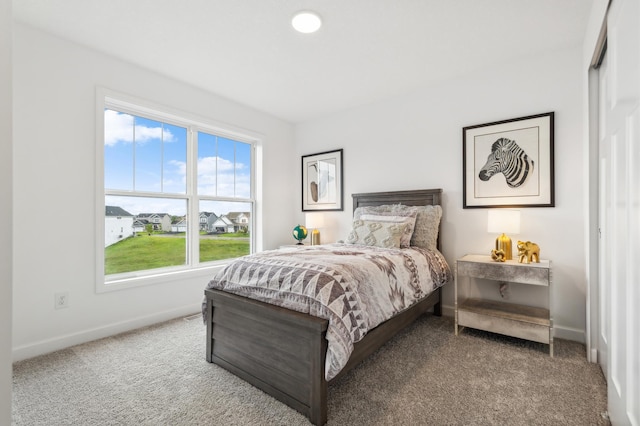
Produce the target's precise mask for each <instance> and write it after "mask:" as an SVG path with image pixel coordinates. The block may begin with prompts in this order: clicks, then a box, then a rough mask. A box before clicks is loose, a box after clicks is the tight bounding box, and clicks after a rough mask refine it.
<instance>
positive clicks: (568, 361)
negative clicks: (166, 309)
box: [13, 315, 608, 426]
mask: <svg viewBox="0 0 640 426" xmlns="http://www.w3.org/2000/svg"><path fill="white" fill-rule="evenodd" d="M606 393H607V392H606V382H605V380H604V377H603V375H602V372H601V371H600V368H599V367H598V366H597V365H596V364H591V363H588V362H587V361H586V355H585V348H584V345H581V344H579V343H576V342H570V341H565V340H560V339H556V345H555V357H554V358H550V357H549V354H548V346H546V345H542V344H537V343H531V342H526V341H523V340H519V339H513V338H508V337H504V336H499V335H495V334H491V333H485V332H481V331H475V330H471V329H465V330H464V331H463V332H462V333H461V335H460V336H457V337H456V336H455V335H454V333H453V320H452V319H451V318H446V317H442V318H440V317H434V316H431V315H426V316H424V317H422V318H420V319H419V320H418V321H416V323H414V324H413V325H411V326H409V327H408V328H407V329H406V330H405V331H403V332H402V333H400V334H399V335H398V336H396V337H395V338H394V339H393V340H391V341H390V342H388V343H387V344H386V345H385V346H383V347H382V348H381V349H380V350H378V351H377V352H376V353H374V354H373V355H372V356H371V357H369V358H368V359H367V360H365V361H364V362H363V363H362V364H360V365H359V366H358V367H356V368H355V369H354V370H353V371H351V372H350V373H348V374H346V375H345V376H344V377H342V378H341V379H340V380H339V381H338V382H337V383H334V384H332V386H330V388H329V407H328V408H329V409H328V423H327V424H328V425H581V426H582V425H606V424H608V422H607V421H606V419H605V416H603V413H604V412H606ZM13 424H14V425H20V426H22V425H25V426H26V425H29V426H35V425H47V426H49V425H308V424H310V423H309V422H308V421H307V419H306V418H305V417H304V416H303V415H301V414H299V413H297V412H296V411H294V410H292V409H291V408H289V407H287V406H286V405H284V404H282V403H280V402H278V401H276V400H274V399H273V398H271V397H270V396H268V395H266V394H265V393H263V392H262V391H260V390H258V389H256V388H254V387H253V386H251V385H249V384H247V383H246V382H244V381H243V380H241V379H239V378H237V377H235V376H234V375H232V374H231V373H228V372H227V371H225V370H223V369H222V368H220V367H218V366H216V365H213V364H209V363H207V362H206V360H205V327H204V325H203V324H202V321H201V319H200V318H198V317H195V318H191V319H184V318H183V319H178V320H173V321H169V322H166V323H163V324H158V325H155V326H151V327H147V328H144V329H140V330H136V331H134V332H130V333H125V334H121V335H118V336H114V337H110V338H106V339H102V340H99V341H95V342H91V343H86V344H83V345H79V346H76V347H73V348H69V349H65V350H62V351H59V352H55V353H52V354H48V355H43V356H40V357H37V358H33V359H30V360H25V361H21V362H18V363H16V364H14V381H13Z"/></svg>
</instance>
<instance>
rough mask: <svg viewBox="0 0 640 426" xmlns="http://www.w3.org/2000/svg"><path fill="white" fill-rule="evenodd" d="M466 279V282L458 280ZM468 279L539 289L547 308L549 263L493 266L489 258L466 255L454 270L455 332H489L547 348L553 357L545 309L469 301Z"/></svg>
mask: <svg viewBox="0 0 640 426" xmlns="http://www.w3.org/2000/svg"><path fill="white" fill-rule="evenodd" d="M463 277H466V279H462V278H463ZM472 278H478V279H485V280H492V281H497V282H500V283H510V284H523V285H531V286H539V287H540V289H542V290H543V291H546V292H547V295H548V300H549V305H548V306H551V298H550V293H551V292H550V288H551V262H550V261H549V260H541V261H540V263H529V264H526V263H518V261H516V260H507V261H506V262H495V261H493V260H492V259H491V257H490V256H484V255H466V256H464V257H462V258H460V259H458V260H456V266H455V268H454V280H455V288H454V292H455V294H454V297H455V332H456V336H457V335H458V333H459V332H460V331H461V330H462V329H463V328H464V327H470V328H475V329H478V330H484V331H490V332H493V333H499V334H504V335H507V336H512V337H518V338H521V339H526V340H531V341H534V342H539V343H545V344H547V345H549V355H550V356H553V319H552V317H551V314H550V311H549V309H548V308H541V307H534V306H528V305H524V304H515V303H508V302H504V301H499V300H486V299H483V298H474V297H470V296H469V294H470V292H469V282H470V280H471V279H472Z"/></svg>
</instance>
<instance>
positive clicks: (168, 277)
mask: <svg viewBox="0 0 640 426" xmlns="http://www.w3.org/2000/svg"><path fill="white" fill-rule="evenodd" d="M231 260H233V259H229V261H231ZM228 263H229V262H228V261H225V262H223V263H217V264H214V265H207V266H203V267H201V268H195V269H182V270H177V271H168V272H161V273H158V274H153V275H144V276H132V277H126V278H122V279H115V280H111V281H105V280H104V278H103V279H102V280H98V282H97V283H96V293H106V292H110V291H119V290H126V289H131V288H137V287H143V286H150V285H158V284H166V283H170V282H173V281H184V280H190V279H201V278H202V279H205V278H213V275H214V274H215V273H216V272H217V271H218V270H219V269H221V268H223V267H224V266H226V265H227V264H228ZM204 285H206V283H205V282H203V287H204Z"/></svg>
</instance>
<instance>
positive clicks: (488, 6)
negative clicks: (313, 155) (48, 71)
mask: <svg viewBox="0 0 640 426" xmlns="http://www.w3.org/2000/svg"><path fill="white" fill-rule="evenodd" d="M591 4H592V0H14V1H13V13H14V18H15V20H16V21H19V22H22V23H26V24H29V25H32V26H35V27H38V28H41V29H43V30H45V31H48V32H50V33H53V34H55V35H58V36H60V37H62V38H65V39H69V40H72V41H75V42H77V43H80V44H82V45H85V46H89V47H91V48H94V49H97V50H99V51H102V52H105V53H108V54H110V55H113V56H115V57H118V58H121V59H124V60H126V61H128V62H132V63H135V64H138V65H140V66H142V67H145V68H148V69H151V70H155V71H156V72H158V73H160V74H163V75H166V76H170V77H173V78H175V79H178V80H181V81H184V82H187V83H189V84H191V85H194V86H196V87H199V88H202V89H204V90H207V91H210V92H212V93H215V94H217V95H221V96H224V97H226V98H228V99H232V100H234V101H237V102H239V103H242V104H245V105H248V106H251V107H253V108H256V109H258V110H262V111H266V112H268V113H270V114H272V115H274V116H276V117H279V118H282V119H284V120H286V121H289V122H292V123H297V122H302V121H305V120H309V119H313V118H317V117H320V116H323V115H328V114H331V113H334V112H337V111H340V110H343V109H346V108H351V107H354V106H358V105H363V104H366V103H370V102H373V101H377V100H381V99H385V98H388V97H392V96H395V95H400V94H404V93H408V92H410V91H412V90H416V89H418V88H421V87H425V86H428V85H431V84H433V83H434V82H436V81H438V80H441V79H446V78H451V77H452V76H457V75H462V74H467V73H470V72H473V71H474V70H477V69H486V68H489V67H494V66H499V65H500V64H502V63H505V62H508V61H511V60H518V59H520V58H523V57H526V56H528V55H532V54H539V53H541V52H543V51H545V50H557V49H563V48H566V47H570V46H575V45H577V44H579V43H581V41H582V39H583V35H584V31H585V28H586V25H587V19H588V15H589V10H590V8H591ZM299 10H314V11H316V12H317V13H318V14H319V15H320V16H321V17H322V18H323V21H324V25H323V27H322V28H321V29H320V31H319V32H317V33H315V34H299V33H297V32H295V31H294V30H293V29H292V27H291V25H290V21H291V18H292V16H293V14H294V13H295V12H296V11H299Z"/></svg>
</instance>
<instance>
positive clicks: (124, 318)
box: [0, 24, 297, 423]
mask: <svg viewBox="0 0 640 426" xmlns="http://www.w3.org/2000/svg"><path fill="white" fill-rule="evenodd" d="M3 28H5V27H4V26H3ZM14 39H15V44H14V63H13V73H14V89H15V92H14V101H15V103H14V131H15V139H14V141H15V142H14V159H15V160H14V218H15V219H14V233H13V236H14V251H13V253H14V263H13V270H14V286H13V288H14V295H13V319H14V327H13V349H14V352H13V354H14V359H22V358H25V357H30V356H34V355H37V354H39V353H43V352H46V351H50V350H55V349H58V348H61V347H65V346H68V345H70V344H75V343H80V342H83V341H86V340H90V339H94V338H97V337H102V336H106V335H110V334H112V333H115V332H118V331H123V330H127V329H131V328H135V327H138V326H142V325H146V324H151V323H154V322H157V321H161V320H164V319H169V318H172V317H176V316H180V315H183V314H188V313H193V312H195V311H196V310H197V309H198V308H199V304H200V302H201V300H202V297H203V289H204V287H205V285H206V283H207V281H208V280H209V278H210V276H211V275H210V273H207V274H206V275H204V276H199V277H195V278H191V279H182V280H176V281H169V282H166V283H164V284H160V285H155V286H146V287H138V288H133V289H128V290H122V291H112V292H107V293H100V294H97V293H96V291H95V282H94V281H95V275H96V272H95V257H96V249H98V248H99V247H97V242H96V240H95V230H94V229H95V226H96V223H95V208H96V207H95V205H96V202H95V194H94V185H95V184H94V181H95V172H94V163H95V153H96V141H95V133H96V131H95V116H96V112H95V108H96V102H95V92H96V86H102V87H105V88H107V89H110V90H113V91H116V92H120V93H125V94H127V95H130V96H134V97H137V98H141V99H144V100H147V101H150V102H153V103H155V104H160V105H167V106H169V107H171V108H172V109H173V110H179V111H180V110H181V111H186V112H187V113H189V114H191V115H192V116H193V115H195V116H199V117H204V118H206V119H209V120H213V121H214V122H217V123H223V124H228V125H231V126H233V128H235V129H244V130H247V131H249V132H251V133H252V134H259V135H262V144H261V146H260V147H259V152H260V154H259V156H260V158H261V159H262V161H261V162H260V163H259V164H258V165H257V168H258V169H259V173H260V172H261V173H263V174H264V176H267V177H268V179H265V181H264V182H263V184H262V186H261V187H259V191H258V198H259V200H261V202H259V205H258V210H259V211H261V212H262V214H263V222H262V223H261V224H260V225H262V228H261V229H262V231H263V232H262V233H261V234H259V235H258V247H259V248H260V247H263V248H274V247H277V246H278V245H279V244H281V243H283V242H285V241H287V236H288V235H289V233H290V229H291V227H292V225H291V224H292V223H293V222H294V217H293V216H294V215H295V212H294V210H293V209H292V208H290V207H289V206H292V205H293V202H294V200H295V193H297V191H294V188H297V187H294V182H292V179H291V173H290V172H289V171H288V170H286V169H285V168H283V167H282V164H283V163H287V162H289V163H293V161H294V159H295V158H296V157H295V150H294V140H293V127H292V126H291V125H290V124H288V123H285V122H283V121H281V120H278V119H275V118H273V117H271V116H269V115H268V114H265V113H262V112H259V111H256V110H253V109H250V108H248V107H245V106H243V105H239V104H237V103H234V102H231V101H229V100H226V99H223V98H220V97H218V96H215V95H211V94H207V93H204V92H203V91H202V90H199V89H197V88H195V87H192V86H189V85H187V84H183V83H180V82H177V81H174V80H170V79H167V78H164V77H162V76H160V75H158V74H156V73H154V72H151V71H148V70H144V69H141V68H138V67H136V66H133V65H130V64H126V63H123V62H120V61H118V60H115V59H113V58H111V57H108V56H106V55H103V54H100V53H98V52H96V51H92V50H88V49H85V48H83V47H80V46H78V45H75V44H71V43H68V42H66V41H63V40H61V39H58V38H55V37H51V36H49V35H47V34H45V33H42V32H39V31H37V30H34V29H32V28H30V27H26V26H24V25H22V24H16V25H15V31H14ZM213 53H214V52H212V54H213ZM185 66H188V64H185ZM3 82H4V79H3ZM3 102H4V97H3ZM2 117H5V115H4V114H2ZM3 119H4V118H3ZM2 140H3V141H4V140H6V138H4V137H3V138H2ZM0 158H2V161H3V162H4V161H5V157H0ZM0 169H2V170H4V169H5V166H4V163H3V166H2V167H0ZM1 181H2V185H5V184H6V183H5V182H6V181H5V179H1ZM3 191H4V186H3ZM283 206H286V208H283ZM2 215H3V216H2V223H3V227H2V229H6V226H5V225H6V224H7V223H9V220H8V218H6V217H5V216H6V211H5V209H2ZM69 216H72V217H73V219H74V227H73V229H72V230H71V231H70V232H67V231H65V233H64V235H59V234H58V233H57V232H56V229H58V227H57V226H55V225H54V224H56V223H66V222H67V220H68V217H69ZM43 218H44V219H46V220H45V222H46V224H48V225H49V226H41V225H42V223H43V222H42V220H43ZM265 224H268V226H264V225H265ZM2 241H3V244H4V241H5V239H4V238H3V239H2ZM3 247H4V246H3ZM3 249H4V248H3ZM2 258H3V259H5V256H2ZM3 271H4V269H3ZM3 274H4V272H3ZM3 278H4V277H3ZM3 280H4V279H3ZM3 291H4V290H3ZM59 291H68V292H69V305H70V306H69V308H68V309H61V310H54V309H53V307H54V303H53V302H54V293H56V292H59ZM3 299H4V298H3V297H0V300H3ZM2 312H3V314H4V312H6V310H5V309H2ZM2 324H4V322H2ZM203 356H204V355H203ZM0 423H1V422H0Z"/></svg>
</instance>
